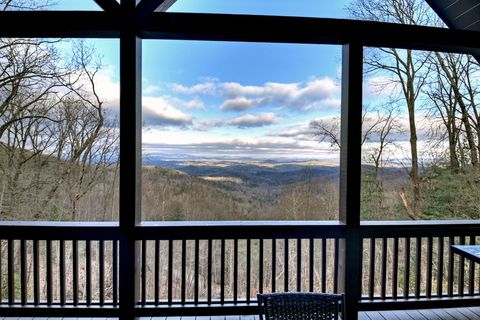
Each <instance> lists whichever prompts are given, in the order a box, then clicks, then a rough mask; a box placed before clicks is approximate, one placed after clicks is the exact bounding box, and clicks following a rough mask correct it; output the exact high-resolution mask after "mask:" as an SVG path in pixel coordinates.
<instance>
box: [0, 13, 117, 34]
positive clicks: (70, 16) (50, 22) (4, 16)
mask: <svg viewBox="0 0 480 320" xmlns="http://www.w3.org/2000/svg"><path fill="white" fill-rule="evenodd" d="M18 21H29V23H18ZM122 24H123V23H122V19H121V15H119V14H118V13H116V12H93V11H92V12H90V11H88V12H85V11H42V12H40V11H10V12H0V37H19V38H22V37H24V38H40V37H41V38H118V37H119V36H120V28H121V27H122ZM32 26H35V27H34V28H32Z"/></svg>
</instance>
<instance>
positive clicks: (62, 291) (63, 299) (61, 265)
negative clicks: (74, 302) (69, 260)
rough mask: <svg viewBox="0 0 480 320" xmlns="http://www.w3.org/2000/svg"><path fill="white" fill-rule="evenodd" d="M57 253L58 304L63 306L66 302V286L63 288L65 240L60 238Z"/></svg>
mask: <svg viewBox="0 0 480 320" xmlns="http://www.w3.org/2000/svg"><path fill="white" fill-rule="evenodd" d="M58 251H59V252H58V254H59V272H60V274H59V275H58V276H59V277H60V305H61V306H64V305H65V303H66V300H67V298H66V291H67V290H66V288H65V276H66V270H65V240H60V242H59V248H58Z"/></svg>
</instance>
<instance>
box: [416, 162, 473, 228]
mask: <svg viewBox="0 0 480 320" xmlns="http://www.w3.org/2000/svg"><path fill="white" fill-rule="evenodd" d="M479 194H480V173H479V172H478V171H477V170H475V169H473V168H467V169H463V170H462V171H460V172H458V173H455V172H453V171H452V170H450V169H448V168H441V167H432V168H431V169H430V170H428V171H427V172H426V174H425V176H424V178H423V182H422V216H423V217H424V218H425V219H432V220H433V219H479V218H480V202H479V201H478V195H479Z"/></svg>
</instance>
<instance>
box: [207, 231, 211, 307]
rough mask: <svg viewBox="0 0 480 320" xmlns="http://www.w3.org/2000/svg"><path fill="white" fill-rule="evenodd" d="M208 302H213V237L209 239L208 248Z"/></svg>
mask: <svg viewBox="0 0 480 320" xmlns="http://www.w3.org/2000/svg"><path fill="white" fill-rule="evenodd" d="M207 256H208V257H207V274H208V275H207V302H208V304H210V303H212V239H208V248H207Z"/></svg>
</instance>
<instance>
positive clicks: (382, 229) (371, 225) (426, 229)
mask: <svg viewBox="0 0 480 320" xmlns="http://www.w3.org/2000/svg"><path fill="white" fill-rule="evenodd" d="M360 233H361V236H362V237H364V238H382V237H385V238H400V237H449V236H460V235H462V236H468V235H476V234H480V220H423V221H364V222H362V223H361V225H360Z"/></svg>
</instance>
